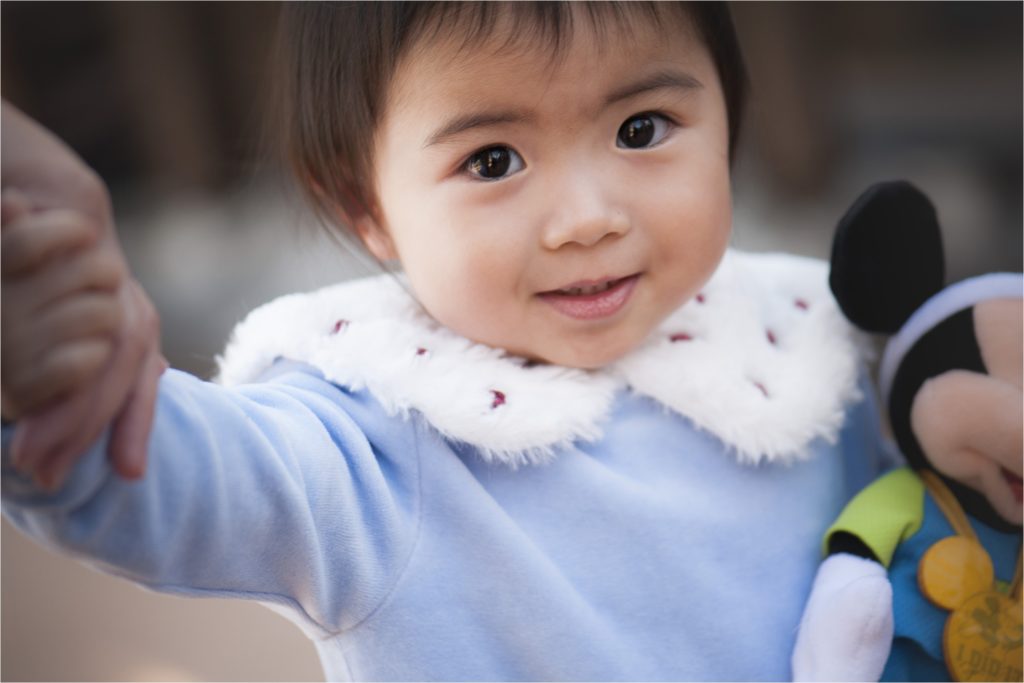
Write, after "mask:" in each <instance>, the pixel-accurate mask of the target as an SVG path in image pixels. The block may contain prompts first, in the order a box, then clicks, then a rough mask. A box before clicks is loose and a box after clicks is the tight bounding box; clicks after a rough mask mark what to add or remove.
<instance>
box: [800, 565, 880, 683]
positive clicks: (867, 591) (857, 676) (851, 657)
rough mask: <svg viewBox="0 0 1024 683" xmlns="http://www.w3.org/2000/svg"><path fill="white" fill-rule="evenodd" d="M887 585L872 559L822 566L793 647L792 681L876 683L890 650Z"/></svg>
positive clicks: (878, 566)
mask: <svg viewBox="0 0 1024 683" xmlns="http://www.w3.org/2000/svg"><path fill="white" fill-rule="evenodd" d="M892 610H893V608H892V585H891V584H890V583H889V577H888V575H887V573H886V571H885V568H884V567H883V566H882V565H880V564H879V563H878V562H875V561H874V560H868V559H865V558H863V557H857V556H856V555H848V554H846V553H839V554H836V555H832V556H830V557H829V558H827V559H826V560H825V561H824V562H822V564H821V567H819V568H818V575H817V576H816V577H815V579H814V586H813V587H812V588H811V596H810V598H808V600H807V607H805V608H804V616H803V618H802V619H801V620H800V630H799V632H798V633H797V637H796V647H795V648H794V649H793V660H792V665H793V680H794V681H877V680H878V679H879V678H881V676H882V670H883V669H884V668H885V662H886V660H888V659H889V652H890V650H891V649H892V634H893V615H892Z"/></svg>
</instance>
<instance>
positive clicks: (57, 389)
mask: <svg viewBox="0 0 1024 683" xmlns="http://www.w3.org/2000/svg"><path fill="white" fill-rule="evenodd" d="M110 356H111V342H110V340H108V339H103V338H91V339H82V340H78V341H75V342H72V343H69V344H64V345H61V346H60V347H58V348H56V349H54V350H53V351H52V352H51V353H49V354H47V355H46V356H44V357H43V359H42V360H41V361H40V363H39V364H38V365H35V364H32V365H27V366H23V367H20V368H15V369H14V370H8V371H7V372H6V373H5V377H4V381H5V385H4V391H3V393H4V397H5V406H8V407H9V409H10V410H11V413H10V414H8V413H7V412H6V411H5V416H6V417H9V418H16V417H19V416H21V415H25V414H31V413H32V412H34V411H38V410H41V409H43V407H44V406H46V405H47V404H48V403H52V402H53V401H54V400H55V399H57V398H59V397H60V396H61V395H63V394H66V393H69V392H72V391H74V390H75V389H76V388H78V387H80V386H83V385H85V384H86V383H87V382H88V381H89V380H91V379H92V378H93V377H95V375H96V374H97V373H99V372H100V370H101V369H102V368H103V366H104V364H105V363H107V362H108V361H109V359H110ZM8 373H9V374H8ZM30 445H31V444H30ZM41 455H42V454H40V453H37V452H31V451H30V452H29V453H27V454H23V455H22V456H21V457H18V456H15V461H16V464H18V465H19V466H21V465H26V466H27V465H28V463H34V462H37V461H38V460H39V458H40V457H41ZM26 456H27V457H28V460H22V458H24V457H26Z"/></svg>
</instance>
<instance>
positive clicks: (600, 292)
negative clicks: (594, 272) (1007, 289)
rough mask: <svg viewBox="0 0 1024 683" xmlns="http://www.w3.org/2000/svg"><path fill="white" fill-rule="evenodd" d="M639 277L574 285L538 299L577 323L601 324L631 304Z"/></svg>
mask: <svg viewBox="0 0 1024 683" xmlns="http://www.w3.org/2000/svg"><path fill="white" fill-rule="evenodd" d="M639 279H640V273H634V274H633V275H629V276H627V277H622V278H600V279H598V280H585V281H581V282H573V283H572V284H569V285H567V286H565V287H562V288H561V289H552V290H550V291H547V292H541V293H540V294H538V295H537V296H538V297H540V298H541V300H543V301H544V302H546V303H548V304H549V305H551V306H552V307H553V308H554V309H555V310H556V311H558V312H559V313H562V314H563V315H567V316H569V317H570V318H575V319H576V320H598V319H601V318H607V317H610V316H612V315H615V314H616V313H618V312H619V311H620V310H622V308H623V307H624V306H625V305H626V303H627V302H628V301H629V299H630V296H631V295H632V294H633V290H634V289H635V288H636V283H637V280H639Z"/></svg>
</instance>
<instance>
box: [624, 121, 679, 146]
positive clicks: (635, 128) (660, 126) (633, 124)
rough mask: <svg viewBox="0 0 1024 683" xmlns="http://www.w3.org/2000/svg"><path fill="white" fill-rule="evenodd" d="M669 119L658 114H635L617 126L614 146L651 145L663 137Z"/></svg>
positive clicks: (666, 130) (666, 131)
mask: <svg viewBox="0 0 1024 683" xmlns="http://www.w3.org/2000/svg"><path fill="white" fill-rule="evenodd" d="M668 127H669V121H668V119H666V118H665V117H664V116H661V115H660V114H637V115H636V116H631V117H629V118H628V119H626V121H625V123H623V124H622V125H621V126H619V134H618V138H617V139H616V141H615V144H616V146H618V147H625V148H627V149H643V148H644V147H651V146H652V145H656V144H658V143H659V142H661V141H662V140H664V139H665V136H666V135H667V134H668V130H669V128H668Z"/></svg>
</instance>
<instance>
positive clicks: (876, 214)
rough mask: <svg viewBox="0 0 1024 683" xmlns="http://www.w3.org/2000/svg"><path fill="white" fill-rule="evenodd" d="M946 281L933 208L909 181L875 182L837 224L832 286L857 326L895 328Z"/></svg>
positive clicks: (877, 329) (884, 330)
mask: <svg viewBox="0 0 1024 683" xmlns="http://www.w3.org/2000/svg"><path fill="white" fill-rule="evenodd" d="M944 280H945V267H944V259H943V253H942V236H941V233H940V231H939V224H938V220H937V218H936V215H935V207H933V206H932V203H931V201H929V199H928V198H927V197H926V196H925V195H924V194H923V193H922V192H921V191H920V190H918V189H917V188H915V187H914V186H913V185H911V184H910V183H908V182H906V181H893V182H886V183H878V184H876V185H872V186H871V187H870V188H869V189H868V190H867V191H866V192H864V194H862V195H861V196H860V197H859V198H858V199H857V201H856V202H854V204H853V206H852V207H850V209H849V210H848V211H847V212H846V215H845V216H843V218H842V220H841V221H840V222H839V226H838V227H837V228H836V235H835V239H834V240H833V242H832V269H831V273H830V275H829V285H830V286H831V288H832V293H833V294H834V295H835V297H836V301H837V302H838V303H839V307H840V308H841V309H842V311H843V313H844V314H845V315H846V317H847V318H848V319H849V320H850V321H851V322H852V323H853V324H855V325H856V326H857V327H860V328H861V329H863V330H865V331H868V332H876V333H886V334H892V333H894V332H896V331H897V330H898V329H899V328H900V326H902V324H903V323H904V322H905V321H906V320H907V318H909V317H910V314H911V313H913V312H914V311H915V310H917V308H918V307H919V306H920V305H921V304H922V303H924V302H925V300H927V299H928V298H929V297H930V296H932V295H933V294H935V293H936V292H938V291H939V290H940V289H942V286H943V282H944Z"/></svg>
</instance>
